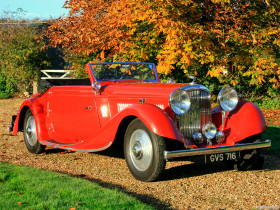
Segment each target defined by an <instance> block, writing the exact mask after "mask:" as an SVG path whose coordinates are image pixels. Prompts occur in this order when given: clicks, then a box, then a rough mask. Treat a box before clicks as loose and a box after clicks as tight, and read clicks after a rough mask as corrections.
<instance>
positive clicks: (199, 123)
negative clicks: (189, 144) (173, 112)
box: [179, 88, 211, 140]
mask: <svg viewBox="0 0 280 210" xmlns="http://www.w3.org/2000/svg"><path fill="white" fill-rule="evenodd" d="M187 91H188V93H189V95H190V98H191V107H190V109H189V111H188V112H187V113H186V114H184V115H181V116H179V128H180V132H181V134H182V135H183V136H184V137H185V138H187V139H189V140H193V134H195V133H198V132H199V133H201V132H202V131H201V130H202V127H203V126H204V125H205V124H206V123H207V122H209V121H211V96H210V92H209V91H208V90H206V89H200V88H197V89H190V90H188V89H187Z"/></svg>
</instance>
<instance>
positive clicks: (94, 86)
mask: <svg viewBox="0 0 280 210" xmlns="http://www.w3.org/2000/svg"><path fill="white" fill-rule="evenodd" d="M91 87H92V89H93V90H94V91H96V92H99V91H100V89H101V84H100V83H99V82H98V81H95V82H93V83H91Z"/></svg>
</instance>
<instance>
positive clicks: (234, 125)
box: [212, 100, 265, 144]
mask: <svg viewBox="0 0 280 210" xmlns="http://www.w3.org/2000/svg"><path fill="white" fill-rule="evenodd" d="M221 111H222V110H221V108H220V107H216V108H215V109H213V110H212V121H213V122H214V123H215V124H216V126H217V127H218V128H219V130H222V129H223V130H224V132H225V135H226V142H227V143H229V144H235V143H236V142H238V141H241V140H243V139H245V138H247V137H250V136H253V135H256V134H260V133H262V132H264V131H265V120H264V116H263V114H262V112H261V110H260V109H259V107H258V106H257V105H255V104H254V103H252V102H249V101H246V100H241V101H239V103H238V105H237V107H236V108H235V109H234V110H233V111H231V112H229V113H228V114H227V115H226V119H225V128H222V115H221Z"/></svg>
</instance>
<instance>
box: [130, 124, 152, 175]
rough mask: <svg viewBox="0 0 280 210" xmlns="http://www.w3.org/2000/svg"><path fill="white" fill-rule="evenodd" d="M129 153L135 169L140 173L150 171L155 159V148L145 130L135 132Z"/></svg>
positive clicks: (131, 138) (131, 139)
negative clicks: (149, 168)
mask: <svg viewBox="0 0 280 210" xmlns="http://www.w3.org/2000/svg"><path fill="white" fill-rule="evenodd" d="M129 150H130V151H129V153H130V158H131V161H132V163H133V165H134V167H135V168H136V169H137V170H139V171H145V170H147V169H148V167H149V166H150V164H151V162H152V158H153V146H152V141H151V139H150V136H149V135H148V133H147V132H146V131H145V130H142V129H137V130H135V131H134V132H133V133H132V135H131V137H130V143H129Z"/></svg>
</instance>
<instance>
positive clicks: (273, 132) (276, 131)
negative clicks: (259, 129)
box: [262, 126, 280, 155]
mask: <svg viewBox="0 0 280 210" xmlns="http://www.w3.org/2000/svg"><path fill="white" fill-rule="evenodd" d="M262 138H263V139H269V140H271V147H270V149H269V150H264V152H267V153H270V154H278V155H280V127H278V126H268V127H267V128H266V130H265V132H264V133H263V134H262Z"/></svg>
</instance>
